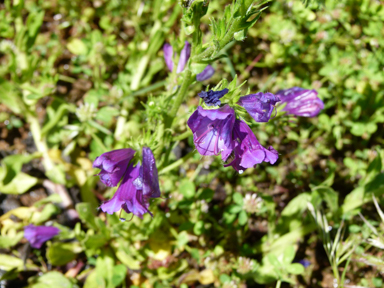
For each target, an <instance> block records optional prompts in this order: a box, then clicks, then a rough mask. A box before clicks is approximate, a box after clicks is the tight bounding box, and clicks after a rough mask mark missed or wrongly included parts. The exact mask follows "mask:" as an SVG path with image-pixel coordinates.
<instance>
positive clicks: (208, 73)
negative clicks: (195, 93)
mask: <svg viewBox="0 0 384 288" xmlns="http://www.w3.org/2000/svg"><path fill="white" fill-rule="evenodd" d="M213 74H215V69H213V67H212V66H211V65H208V66H207V67H205V69H204V70H203V72H201V73H199V74H197V75H196V80H197V81H199V82H203V81H204V80H208V79H209V78H211V77H212V76H213Z"/></svg>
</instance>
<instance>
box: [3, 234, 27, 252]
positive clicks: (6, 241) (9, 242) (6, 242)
mask: <svg viewBox="0 0 384 288" xmlns="http://www.w3.org/2000/svg"><path fill="white" fill-rule="evenodd" d="M23 237H24V232H19V233H17V234H16V235H14V236H7V235H5V236H0V248H3V249H4V248H10V247H13V246H15V245H16V244H17V243H18V242H19V241H20V240H21V239H22V238H23Z"/></svg>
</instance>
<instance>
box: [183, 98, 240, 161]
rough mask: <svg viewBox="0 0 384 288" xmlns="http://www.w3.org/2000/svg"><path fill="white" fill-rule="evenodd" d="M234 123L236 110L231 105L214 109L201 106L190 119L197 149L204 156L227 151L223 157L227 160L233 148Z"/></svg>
mask: <svg viewBox="0 0 384 288" xmlns="http://www.w3.org/2000/svg"><path fill="white" fill-rule="evenodd" d="M234 123H235V111H234V110H233V109H232V108H231V107H230V106H229V105H225V106H223V107H221V108H219V109H212V110H208V109H207V110H206V109H203V108H202V107H201V106H199V107H198V108H197V110H196V111H195V112H194V113H193V114H192V115H191V117H190V118H189V119H188V126H189V128H190V129H191V130H192V132H193V141H194V143H195V146H196V149H197V151H198V152H199V153H200V154H201V155H203V156H208V155H219V154H220V153H222V152H223V151H225V153H222V159H223V160H226V158H227V157H228V155H229V154H230V152H229V151H232V149H233V140H232V129H233V125H234ZM228 150H229V151H228Z"/></svg>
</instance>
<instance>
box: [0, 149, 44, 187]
mask: <svg viewBox="0 0 384 288" xmlns="http://www.w3.org/2000/svg"><path fill="white" fill-rule="evenodd" d="M39 156H40V155H39V154H32V155H21V154H16V155H10V156H7V157H5V158H4V159H3V160H2V161H1V162H2V163H3V164H4V166H5V167H4V168H5V170H3V171H2V172H0V180H1V181H2V182H3V185H7V184H8V183H9V182H11V181H12V179H13V178H14V177H15V176H16V175H17V174H18V173H19V172H20V171H21V168H22V167H23V164H26V163H29V162H30V161H31V160H32V159H35V158H37V157H39Z"/></svg>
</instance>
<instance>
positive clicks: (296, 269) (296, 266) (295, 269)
mask: <svg viewBox="0 0 384 288" xmlns="http://www.w3.org/2000/svg"><path fill="white" fill-rule="evenodd" d="M286 269H287V272H288V273H290V274H294V275H300V274H304V271H305V269H304V266H303V265H301V264H300V263H293V264H290V265H288V266H287V268H286Z"/></svg>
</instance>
